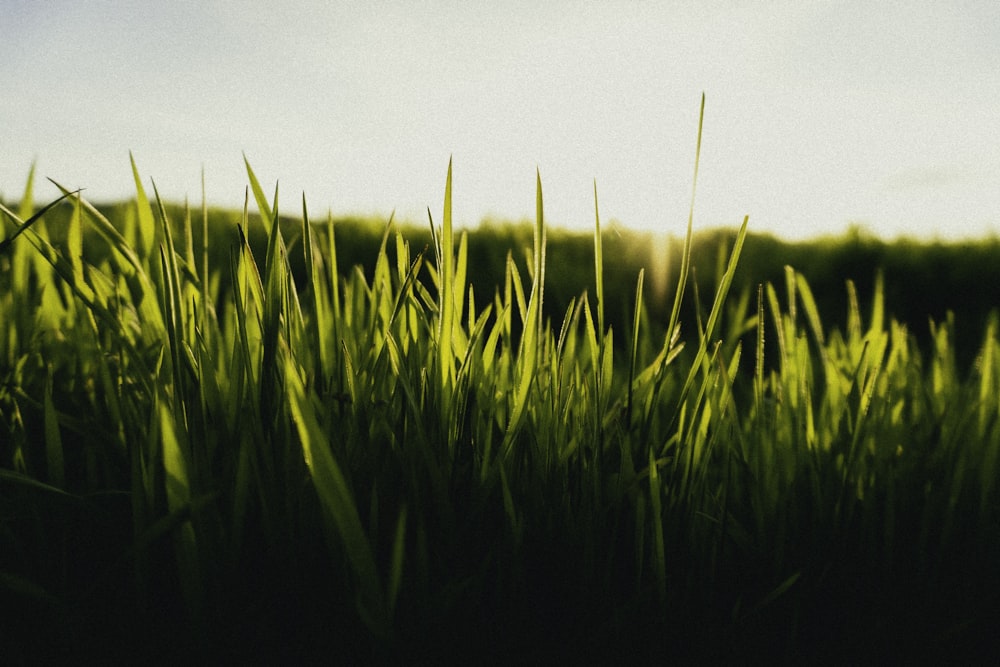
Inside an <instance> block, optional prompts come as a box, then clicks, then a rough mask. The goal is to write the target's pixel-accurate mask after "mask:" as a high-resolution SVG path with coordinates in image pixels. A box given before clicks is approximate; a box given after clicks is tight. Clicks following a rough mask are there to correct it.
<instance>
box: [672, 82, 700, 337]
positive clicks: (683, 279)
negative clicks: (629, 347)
mask: <svg viewBox="0 0 1000 667" xmlns="http://www.w3.org/2000/svg"><path fill="white" fill-rule="evenodd" d="M704 124H705V93H702V94H701V111H700V112H699V115H698V142H697V144H696V146H695V151H694V176H693V177H692V178H691V207H690V209H689V211H688V222H687V233H686V234H685V236H684V252H683V254H682V255H681V270H680V274H679V275H678V277H677V291H676V292H675V294H674V303H673V307H672V309H671V311H670V321H669V324H668V325H667V335H666V337H665V339H664V340H665V341H670V340H672V339H673V334H674V330H675V328H676V327H677V321H678V318H679V317H680V310H681V301H682V300H683V297H684V290H685V287H686V285H687V278H688V272H689V271H690V270H691V242H692V237H693V229H694V202H695V194H696V193H697V191H698V164H699V162H700V161H701V137H702V130H703V129H704ZM668 344H669V343H668Z"/></svg>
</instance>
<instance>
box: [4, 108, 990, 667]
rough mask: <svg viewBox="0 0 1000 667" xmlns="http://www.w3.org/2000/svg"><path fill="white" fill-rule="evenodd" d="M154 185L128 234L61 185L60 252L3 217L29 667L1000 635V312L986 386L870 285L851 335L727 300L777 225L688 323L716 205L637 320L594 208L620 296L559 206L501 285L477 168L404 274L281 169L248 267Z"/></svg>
mask: <svg viewBox="0 0 1000 667" xmlns="http://www.w3.org/2000/svg"><path fill="white" fill-rule="evenodd" d="M699 145H700V127H699ZM696 165H697V163H696ZM132 169H133V173H134V174H135V182H136V200H135V202H134V204H133V205H132V206H131V207H129V208H127V210H125V211H124V212H123V213H122V216H121V218H120V219H114V220H112V219H109V218H108V217H106V216H105V215H103V214H102V213H100V212H99V211H98V209H97V208H95V207H94V206H92V205H91V204H90V203H88V202H87V200H86V199H85V197H83V196H82V195H83V193H80V192H70V191H69V190H68V189H67V188H61V189H62V190H63V192H64V193H65V194H64V197H63V198H62V199H60V200H58V201H56V202H53V203H52V205H55V206H68V207H71V209H72V215H71V217H70V222H69V223H68V227H67V228H66V229H64V230H63V229H61V230H58V231H59V233H58V235H56V234H54V233H53V231H54V230H51V229H49V228H48V225H47V222H46V213H48V212H49V210H50V209H48V207H43V208H42V209H39V210H38V211H37V212H36V207H35V205H34V201H33V178H32V177H29V180H28V185H27V187H26V189H25V192H24V195H23V197H22V198H21V200H20V204H19V206H18V207H17V210H12V209H10V208H8V207H3V208H2V209H0V210H2V212H3V216H4V219H5V222H4V223H3V224H4V227H3V233H4V234H5V235H6V236H5V237H4V240H3V241H2V244H3V245H2V246H0V270H2V275H0V286H2V291H0V460H2V466H3V467H2V469H0V594H2V596H3V602H4V609H5V610H7V611H6V612H5V613H7V614H8V616H9V619H8V621H7V622H6V623H5V624H4V625H3V629H2V630H0V633H3V635H4V637H3V638H4V640H5V643H6V644H7V645H9V646H11V647H12V648H11V652H10V653H9V654H8V655H10V656H12V659H13V660H14V661H26V662H27V661H37V660H44V659H46V658H53V657H57V658H68V657H74V656H77V657H78V656H80V655H82V654H83V653H84V652H86V653H88V654H90V653H92V654H95V655H101V656H105V657H118V658H123V659H124V658H133V659H134V658H135V657H137V656H147V657H158V658H170V657H174V658H180V657H195V658H199V657H200V658H205V659H207V658H209V657H210V656H215V655H224V656H227V657H228V658H230V659H238V658H244V659H246V658H259V657H260V656H262V655H265V654H275V655H283V656H288V657H291V658H293V659H294V658H301V659H304V658H324V659H330V660H338V661H356V660H362V661H394V660H402V661H413V662H416V661H425V660H432V661H440V660H458V659H469V660H472V661H474V662H494V661H500V662H508V661H515V660H519V659H532V660H538V659H550V658H566V657H569V656H578V657H585V658H589V659H598V658H604V659H608V660H612V659H616V658H621V657H622V656H630V657H631V656H638V655H648V656H649V657H654V658H655V657H670V656H675V657H682V658H683V657H691V658H694V657H701V658H713V657H714V658H728V659H740V658H748V657H749V658H753V657H785V658H792V657H809V656H812V657H823V658H832V659H834V660H839V659H852V658H857V657H860V656H882V657H889V658H893V657H900V656H903V655H908V654H911V653H912V654H915V655H920V656H926V655H939V656H942V657H945V656H954V653H953V652H954V651H959V650H963V649H968V650H970V651H972V650H973V649H974V648H978V647H982V646H985V645H987V643H988V642H989V641H990V640H991V637H992V632H993V627H994V626H993V625H991V622H992V621H995V620H996V612H997V605H996V602H995V601H996V600H997V599H998V597H997V595H998V593H1000V581H998V575H997V574H996V568H995V563H996V562H997V560H996V558H997V557H998V556H1000V550H998V548H1000V532H998V528H1000V524H998V492H997V485H996V483H995V482H996V478H997V468H998V448H1000V427H998V414H1000V399H998V397H1000V386H998V385H1000V350H998V346H997V339H996V333H997V318H996V316H995V315H994V316H993V318H992V319H990V320H989V324H988V326H987V328H986V330H985V332H984V333H983V335H982V339H981V345H980V347H979V349H978V352H977V356H976V363H975V365H974V367H973V368H972V369H971V371H970V372H965V370H964V369H962V368H960V367H959V364H957V362H956V348H955V343H954V336H953V329H954V323H953V322H952V321H951V320H944V321H942V322H938V323H936V324H934V326H933V330H932V340H933V347H932V349H931V350H930V351H929V353H924V352H922V351H921V350H920V349H919V348H918V346H917V344H916V341H915V339H914V337H913V336H912V334H911V333H910V332H909V331H908V330H907V328H906V327H905V326H903V325H901V324H899V323H898V322H896V321H895V320H893V319H892V318H890V317H888V316H887V315H886V305H885V303H884V302H883V296H882V295H883V287H882V285H881V284H880V283H879V284H876V285H875V287H874V289H873V298H872V304H873V305H872V307H871V310H870V312H867V311H866V312H864V313H862V312H861V310H860V308H859V307H858V306H857V303H858V298H857V294H856V293H855V292H854V291H853V287H850V286H849V288H848V297H849V304H850V307H849V308H848V314H847V325H846V327H844V328H831V327H825V326H824V324H823V319H822V317H823V316H824V315H825V313H821V312H820V311H819V309H818V308H817V306H816V301H815V299H814V298H813V296H812V294H811V291H810V288H809V285H808V283H807V282H806V281H805V279H804V278H803V276H802V275H801V274H799V273H797V272H796V271H795V270H794V269H792V268H788V269H787V272H786V275H785V277H784V281H783V282H782V283H781V284H777V285H775V284H772V283H766V284H762V285H761V286H760V288H759V290H758V291H757V293H756V294H755V295H750V296H749V298H744V299H742V300H737V301H736V302H732V301H729V302H727V296H728V292H729V289H730V287H731V285H732V281H733V277H734V275H735V273H736V270H737V267H738V259H739V256H740V253H741V249H742V247H743V243H744V240H745V238H746V229H747V221H746V220H744V221H743V224H742V226H741V227H740V229H739V230H738V231H737V232H736V233H735V234H734V236H733V237H732V238H731V240H730V241H731V247H732V251H731V253H730V255H729V256H728V257H724V258H723V261H722V262H721V263H720V268H719V270H718V273H717V275H716V276H715V280H714V283H713V284H714V293H712V294H711V295H710V296H708V297H707V298H706V294H705V292H704V290H705V288H706V284H707V283H706V281H705V280H704V279H702V280H701V287H700V289H701V290H702V291H700V292H699V295H698V296H699V298H698V302H699V304H700V307H699V308H698V309H697V311H696V313H695V316H694V318H693V319H692V320H691V321H684V322H682V321H681V317H680V314H681V312H682V311H681V308H680V304H681V302H682V300H684V299H685V298H688V296H689V294H688V293H689V291H690V290H689V285H690V284H691V283H688V282H687V278H688V275H689V268H690V261H691V256H692V250H691V238H692V230H693V219H694V206H693V198H692V211H691V218H690V219H689V221H688V226H687V237H686V239H687V240H686V245H685V251H684V253H683V262H682V268H681V271H680V274H679V276H680V277H679V279H678V281H677V282H676V283H675V284H674V285H673V286H672V291H673V293H672V297H671V301H670V302H669V303H667V304H659V307H663V306H665V312H667V313H669V317H668V318H667V319H666V321H665V326H661V325H656V324H654V323H651V321H650V317H649V314H648V309H647V306H648V301H649V299H650V297H649V296H648V295H647V294H646V293H645V290H644V274H643V273H642V272H640V273H638V275H636V276H635V289H634V292H632V293H629V294H610V293H608V292H607V289H606V285H605V282H604V273H605V266H604V252H603V239H604V236H605V233H604V232H602V229H601V222H600V215H599V206H598V201H597V190H596V186H595V193H594V203H595V233H594V252H593V262H594V272H595V277H596V279H595V282H594V284H593V285H579V286H578V288H579V296H578V297H576V298H574V299H572V300H571V302H570V303H569V304H568V306H567V307H566V309H565V310H564V311H563V312H561V313H559V316H558V317H556V318H551V317H546V315H545V313H546V311H545V309H544V303H545V296H546V288H547V286H548V285H549V284H550V283H551V282H552V281H554V280H556V278H555V277H554V276H555V275H556V274H557V272H558V267H553V266H552V265H551V264H550V263H549V262H548V261H547V255H546V249H547V228H546V225H545V221H544V199H543V192H542V180H541V177H540V176H539V177H538V178H537V180H536V202H537V212H536V221H535V225H534V227H533V229H532V241H531V244H530V247H529V248H527V249H526V250H527V254H526V257H527V260H528V261H524V262H522V261H521V257H522V255H519V254H515V253H508V254H507V255H506V263H505V265H504V266H505V269H504V275H503V280H502V282H501V283H500V284H498V285H496V286H495V289H494V290H493V291H492V293H490V294H477V293H476V290H475V288H474V287H473V286H472V281H471V277H470V276H471V274H473V273H474V272H475V270H476V268H475V266H473V265H471V264H470V262H469V256H468V235H467V233H466V232H461V231H458V230H456V229H455V228H454V226H453V222H452V216H451V201H452V196H453V193H452V188H451V165H450V164H449V166H448V171H447V176H446V178H445V196H444V204H443V211H442V215H441V218H440V221H441V224H440V225H438V224H437V222H436V219H435V217H434V216H433V215H432V216H431V224H430V226H431V230H432V234H431V239H432V242H431V243H430V244H428V245H427V247H413V246H411V244H410V243H409V242H408V241H407V240H406V239H405V238H404V236H403V235H402V234H400V233H399V232H397V231H395V230H394V227H393V225H392V223H391V222H390V223H389V224H388V225H387V226H386V228H385V233H384V236H383V238H382V243H381V248H380V250H379V252H378V254H377V257H376V260H375V265H374V270H373V272H372V273H371V274H370V276H366V275H365V273H364V272H362V271H360V270H354V271H352V272H346V273H342V272H341V271H340V270H339V269H340V267H338V265H337V243H338V241H340V240H341V239H339V238H338V234H337V229H336V227H335V226H334V225H333V224H332V223H330V222H322V221H316V220H313V219H311V218H310V216H309V212H308V210H307V207H306V205H305V200H304V199H303V201H302V204H301V210H300V217H299V218H298V219H299V224H298V227H297V228H296V229H294V230H289V229H288V226H287V225H285V224H281V219H282V216H281V215H280V214H279V208H278V207H279V196H278V190H277V188H275V192H274V194H273V196H271V197H268V196H267V195H266V194H265V192H264V191H263V189H262V187H261V185H260V183H259V181H258V179H257V178H256V176H255V174H254V172H253V170H252V169H251V167H250V165H249V164H247V175H248V182H249V183H250V187H249V189H248V194H247V198H246V204H245V205H244V208H243V213H242V216H240V218H239V222H238V224H237V225H235V226H234V227H233V228H231V229H229V230H227V231H226V233H225V236H227V237H228V239H229V241H228V242H229V254H228V262H221V263H220V262H213V261H209V257H210V256H216V252H217V249H216V248H211V249H210V248H209V246H208V242H207V239H209V238H210V236H209V234H208V233H207V229H205V228H206V227H207V224H208V222H207V212H205V211H204V210H203V211H202V213H201V215H200V216H199V215H198V214H196V213H191V212H186V213H185V215H184V216H183V219H181V220H175V219H171V218H170V216H169V215H168V214H167V208H166V207H165V206H164V205H163V203H162V202H161V199H160V197H159V194H158V193H157V192H156V191H155V187H154V188H153V193H152V194H153V196H152V198H149V197H147V193H146V191H145V188H144V187H143V185H142V181H141V179H140V177H139V172H138V169H137V168H136V165H135V163H134V162H133V164H132ZM695 169H696V172H695V173H697V166H696V168H695ZM32 173H33V172H32ZM251 200H252V204H253V206H254V207H255V208H256V210H257V212H258V213H259V218H255V217H252V216H251V212H250V209H251ZM199 218H200V220H199ZM253 221H258V222H259V224H260V226H261V227H262V229H256V230H252V229H250V225H251V222H253ZM199 225H200V226H201V227H202V229H201V230H200V233H195V232H196V228H197V227H198V226H199ZM85 227H87V228H89V229H91V230H93V231H95V232H97V234H99V237H94V236H92V235H84V234H83V229H84V228H85ZM251 233H262V234H263V235H264V236H265V237H266V239H267V241H266V246H265V247H264V249H263V250H262V251H260V250H258V251H256V252H255V251H254V250H253V249H252V248H251V244H250V242H249V241H248V237H249V235H250V234H251ZM84 238H86V239H87V242H88V243H100V244H103V245H102V247H101V248H100V249H99V252H97V253H96V254H94V255H89V254H88V253H85V252H84V248H83V243H84ZM195 238H200V239H203V240H204V241H203V242H202V243H200V244H196V243H195V242H194V239H195ZM497 251H498V252H501V253H503V252H506V249H502V248H498V249H497ZM87 256H98V257H101V259H100V260H95V262H94V263H91V262H89V261H87V260H86V259H84V258H85V257H87ZM296 261H302V262H303V265H304V267H305V279H304V281H300V282H298V283H297V282H296V280H295V279H294V276H293V273H294V272H293V270H292V264H293V262H296ZM695 284H697V283H695ZM754 297H756V298H754ZM621 300H626V301H627V307H628V308H629V309H630V311H631V313H632V316H631V318H630V325H631V326H629V327H627V328H626V329H625V330H615V329H614V328H613V327H612V326H610V325H609V324H608V316H607V313H608V311H609V309H611V308H618V307H620V305H621ZM748 341H752V343H751V344H750V345H746V343H747V342H748ZM765 350H767V351H768V353H767V356H765ZM772 350H773V351H772ZM970 655H971V653H970Z"/></svg>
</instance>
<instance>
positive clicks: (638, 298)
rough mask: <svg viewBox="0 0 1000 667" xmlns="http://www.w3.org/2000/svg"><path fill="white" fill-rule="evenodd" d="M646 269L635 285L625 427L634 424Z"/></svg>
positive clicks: (641, 271)
mask: <svg viewBox="0 0 1000 667" xmlns="http://www.w3.org/2000/svg"><path fill="white" fill-rule="evenodd" d="M645 271H646V270H645V269H639V278H638V280H636V285H635V313H634V315H633V316H632V349H631V351H630V354H629V364H628V385H627V394H626V396H625V401H626V404H625V428H626V429H629V428H631V426H632V389H633V384H634V383H635V366H636V359H637V357H638V356H639V323H640V321H641V319H642V281H643V276H644V275H645Z"/></svg>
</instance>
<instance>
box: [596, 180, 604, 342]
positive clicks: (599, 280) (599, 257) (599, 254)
mask: <svg viewBox="0 0 1000 667" xmlns="http://www.w3.org/2000/svg"><path fill="white" fill-rule="evenodd" d="M594 277H595V283H596V287H597V328H598V330H599V331H600V332H601V338H602V339H603V338H604V241H603V239H602V237H601V215H600V210H599V209H598V207H597V179H596V178H595V179H594Z"/></svg>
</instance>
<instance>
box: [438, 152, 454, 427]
mask: <svg viewBox="0 0 1000 667" xmlns="http://www.w3.org/2000/svg"><path fill="white" fill-rule="evenodd" d="M451 169H452V159H451V158H449V159H448V178H447V180H446V181H445V187H444V218H443V223H442V227H441V248H440V251H439V257H440V261H441V264H440V267H441V268H440V275H439V280H440V285H439V286H438V294H439V308H440V310H439V312H438V317H439V319H438V373H439V377H440V382H441V389H442V391H443V392H445V394H446V393H447V389H448V388H450V387H451V386H452V385H453V382H454V379H455V378H454V372H455V367H454V363H453V362H454V356H453V355H452V351H451V338H452V333H453V329H454V323H453V319H454V317H455V308H454V306H453V304H452V300H453V299H454V298H455V294H454V292H453V288H454V285H453V282H454V270H455V269H454V261H455V256H454V248H453V238H452V219H451V187H452V171H451ZM445 407H446V408H447V405H445Z"/></svg>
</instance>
